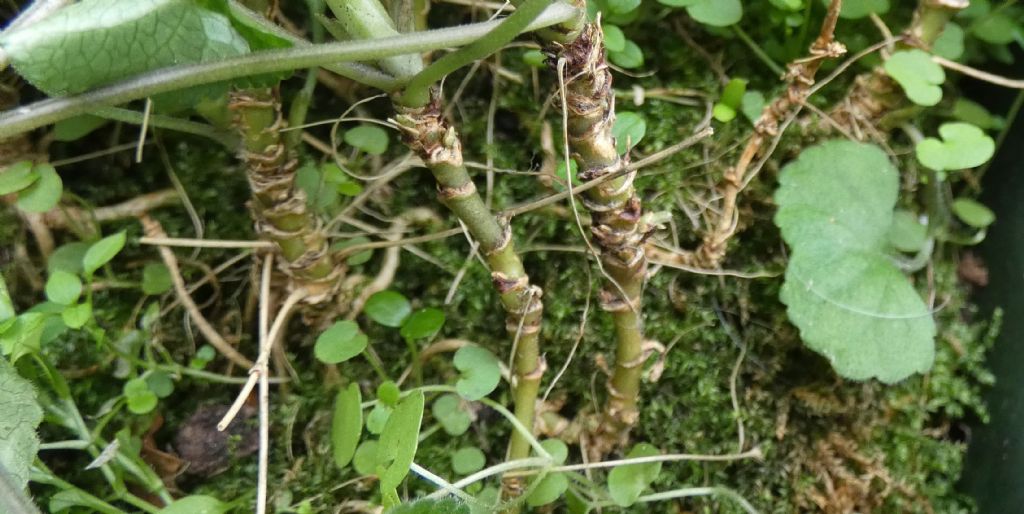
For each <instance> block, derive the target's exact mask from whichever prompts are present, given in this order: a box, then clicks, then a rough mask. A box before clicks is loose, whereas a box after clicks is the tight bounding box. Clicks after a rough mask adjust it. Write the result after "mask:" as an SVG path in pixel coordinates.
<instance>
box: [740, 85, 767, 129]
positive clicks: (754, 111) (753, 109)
mask: <svg viewBox="0 0 1024 514" xmlns="http://www.w3.org/2000/svg"><path fill="white" fill-rule="evenodd" d="M767 104H768V101H767V100H766V99H765V97H764V93H762V92H760V91H747V92H746V93H744V94H743V101H742V102H741V103H740V110H741V111H743V115H744V116H746V118H747V119H748V120H750V122H751V123H757V120H758V119H760V118H761V112H762V111H764V106H765V105H767Z"/></svg>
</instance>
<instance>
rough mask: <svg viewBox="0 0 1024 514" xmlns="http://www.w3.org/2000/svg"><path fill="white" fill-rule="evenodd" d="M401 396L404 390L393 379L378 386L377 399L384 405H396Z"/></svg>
mask: <svg viewBox="0 0 1024 514" xmlns="http://www.w3.org/2000/svg"><path fill="white" fill-rule="evenodd" d="M401 398H402V390H401V389H400V388H399V387H398V384H396V383H395V382H394V381H393V380H385V381H383V382H381V383H380V385H379V386H377V399H378V400H380V402H381V403H383V404H384V405H387V406H388V407H394V406H396V405H398V400H400V399H401Z"/></svg>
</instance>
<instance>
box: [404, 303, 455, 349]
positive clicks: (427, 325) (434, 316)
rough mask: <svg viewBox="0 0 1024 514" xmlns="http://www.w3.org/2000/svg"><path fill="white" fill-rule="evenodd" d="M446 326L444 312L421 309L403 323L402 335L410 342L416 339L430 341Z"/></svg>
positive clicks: (428, 308)
mask: <svg viewBox="0 0 1024 514" xmlns="http://www.w3.org/2000/svg"><path fill="white" fill-rule="evenodd" d="M443 326H444V311H442V310H440V309H435V308H433V307H427V308H426V309H420V310H418V311H416V312H414V313H412V316H409V318H408V319H406V320H405V323H402V329H401V331H400V332H401V334H402V337H404V338H405V339H406V340H408V341H413V340H416V339H428V338H431V337H434V336H435V335H437V333H438V332H440V331H441V327H443Z"/></svg>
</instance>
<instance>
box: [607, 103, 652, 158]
mask: <svg viewBox="0 0 1024 514" xmlns="http://www.w3.org/2000/svg"><path fill="white" fill-rule="evenodd" d="M646 133H647V121H645V120H644V118H643V116H641V115H639V114H637V113H635V112H628V111H627V112H620V113H618V114H617V115H616V118H615V124H614V125H612V136H614V137H615V149H616V150H617V151H618V152H619V153H620V154H624V153H626V152H627V151H629V149H630V148H633V147H634V146H636V144H637V143H639V142H640V140H641V139H643V138H644V134H646Z"/></svg>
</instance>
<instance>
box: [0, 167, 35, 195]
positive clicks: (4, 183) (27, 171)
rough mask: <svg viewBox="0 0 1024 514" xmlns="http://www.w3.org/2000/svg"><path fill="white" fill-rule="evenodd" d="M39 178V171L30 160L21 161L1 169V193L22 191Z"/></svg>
mask: <svg viewBox="0 0 1024 514" xmlns="http://www.w3.org/2000/svg"><path fill="white" fill-rule="evenodd" d="M36 180H39V172H38V171H36V170H35V169H33V165H32V163H31V162H29V161H20V162H17V163H15V164H12V165H10V166H8V167H7V168H5V169H3V170H0V195H7V194H11V193H16V192H18V191H21V190H23V189H25V188H27V187H28V186H31V185H32V183H34V182H35V181H36Z"/></svg>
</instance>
